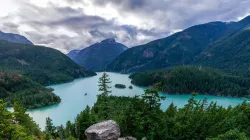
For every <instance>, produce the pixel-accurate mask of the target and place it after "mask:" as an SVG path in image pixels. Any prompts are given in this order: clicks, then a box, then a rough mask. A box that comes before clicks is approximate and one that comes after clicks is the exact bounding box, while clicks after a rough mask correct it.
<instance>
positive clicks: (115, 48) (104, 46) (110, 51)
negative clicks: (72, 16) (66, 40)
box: [68, 38, 128, 71]
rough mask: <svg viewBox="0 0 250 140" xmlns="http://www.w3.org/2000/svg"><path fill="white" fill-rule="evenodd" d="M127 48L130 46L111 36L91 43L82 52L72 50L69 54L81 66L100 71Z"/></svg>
mask: <svg viewBox="0 0 250 140" xmlns="http://www.w3.org/2000/svg"><path fill="white" fill-rule="evenodd" d="M127 49H128V47H126V46H125V45H123V44H121V43H118V42H116V41H115V39H114V38H109V39H105V40H103V41H101V42H98V43H95V44H93V45H90V46H89V47H87V48H84V49H82V50H81V51H80V52H78V51H75V50H74V51H71V52H70V53H69V54H68V56H69V57H70V58H71V59H72V60H73V61H75V62H76V63H78V64H79V65H81V66H84V67H86V68H88V69H90V70H95V71H100V70H103V69H105V67H106V65H107V64H108V63H110V62H111V61H113V60H114V59H115V58H116V57H117V56H119V55H120V54H121V53H123V52H124V51H125V50H127Z"/></svg>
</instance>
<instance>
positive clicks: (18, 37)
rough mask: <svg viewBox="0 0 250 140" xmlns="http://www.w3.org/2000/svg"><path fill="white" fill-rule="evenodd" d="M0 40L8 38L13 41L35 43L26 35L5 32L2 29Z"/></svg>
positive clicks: (7, 39)
mask: <svg viewBox="0 0 250 140" xmlns="http://www.w3.org/2000/svg"><path fill="white" fill-rule="evenodd" d="M0 40H6V41H9V42H13V43H20V44H28V45H33V43H32V42H31V41H29V40H28V39H27V38H26V37H24V36H21V35H18V34H13V33H4V32H2V31H0Z"/></svg>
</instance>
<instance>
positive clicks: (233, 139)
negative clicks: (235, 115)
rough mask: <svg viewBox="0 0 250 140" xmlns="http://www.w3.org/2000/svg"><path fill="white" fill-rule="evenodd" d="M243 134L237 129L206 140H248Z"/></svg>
mask: <svg viewBox="0 0 250 140" xmlns="http://www.w3.org/2000/svg"><path fill="white" fill-rule="evenodd" d="M249 139H250V138H248V137H247V136H246V134H245V133H242V132H240V131H239V130H238V129H234V130H230V131H228V132H226V133H225V134H221V135H219V136H218V137H217V138H212V139H207V140H249Z"/></svg>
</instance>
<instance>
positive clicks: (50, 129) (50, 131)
mask: <svg viewBox="0 0 250 140" xmlns="http://www.w3.org/2000/svg"><path fill="white" fill-rule="evenodd" d="M45 133H46V137H51V136H52V137H54V138H55V133H56V127H55V126H54V125H53V123H52V120H51V119H50V118H49V117H48V118H46V126H45Z"/></svg>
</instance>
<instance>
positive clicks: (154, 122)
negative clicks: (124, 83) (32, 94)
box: [0, 74, 250, 140]
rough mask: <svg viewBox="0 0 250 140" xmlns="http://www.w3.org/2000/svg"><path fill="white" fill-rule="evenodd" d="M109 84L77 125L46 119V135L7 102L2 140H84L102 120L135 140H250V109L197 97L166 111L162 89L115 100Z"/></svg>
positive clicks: (0, 110)
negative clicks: (113, 121) (88, 129)
mask: <svg viewBox="0 0 250 140" xmlns="http://www.w3.org/2000/svg"><path fill="white" fill-rule="evenodd" d="M109 83H110V79H109V78H108V75H107V74H106V75H103V76H102V77H101V78H100V82H99V87H100V89H99V91H100V95H98V99H97V102H96V103H95V105H94V106H93V107H92V108H90V107H88V106H87V107H86V109H85V110H83V111H82V112H80V114H79V115H77V116H76V118H75V121H73V122H70V121H68V122H67V123H66V124H65V125H64V126H63V125H61V126H55V125H53V120H51V119H50V118H47V119H46V127H45V130H44V131H43V132H42V131H41V130H40V129H39V128H38V126H37V125H36V124H35V122H34V121H32V119H31V118H30V117H29V116H28V115H27V114H26V113H25V111H26V110H25V109H24V108H22V107H21V105H20V104H19V103H15V104H14V112H12V113H11V112H9V111H7V110H6V108H5V107H6V103H4V102H3V101H0V116H1V117H2V119H0V130H2V131H1V132H0V138H2V139H13V140H19V139H27V140H33V139H34V140H35V139H41V140H51V139H67V140H85V139H86V136H85V135H84V131H85V130H86V129H87V128H88V127H89V126H90V125H92V124H94V123H97V122H100V121H103V120H109V119H112V120H115V121H116V122H117V123H118V124H119V126H120V128H121V134H122V136H133V137H136V138H137V139H142V138H144V137H146V138H147V139H148V140H248V139H250V115H249V114H250V104H247V103H246V102H243V103H242V104H240V105H238V106H235V107H232V106H229V107H228V108H223V107H221V106H218V105H217V104H216V103H213V102H212V103H208V102H207V100H206V99H204V100H202V101H197V100H195V99H194V97H195V96H196V94H193V96H192V97H191V98H190V99H189V101H188V104H186V105H185V106H184V107H183V108H177V107H176V106H175V105H174V104H171V105H170V106H169V107H168V108H167V109H166V110H161V108H160V105H161V101H162V100H164V99H165V98H163V97H161V96H159V94H158V92H157V90H159V89H160V88H161V85H159V84H157V85H154V86H153V87H152V88H151V89H147V90H145V93H144V94H143V95H141V96H140V97H139V96H135V97H116V96H110V93H111V92H112V91H110V87H109Z"/></svg>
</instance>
